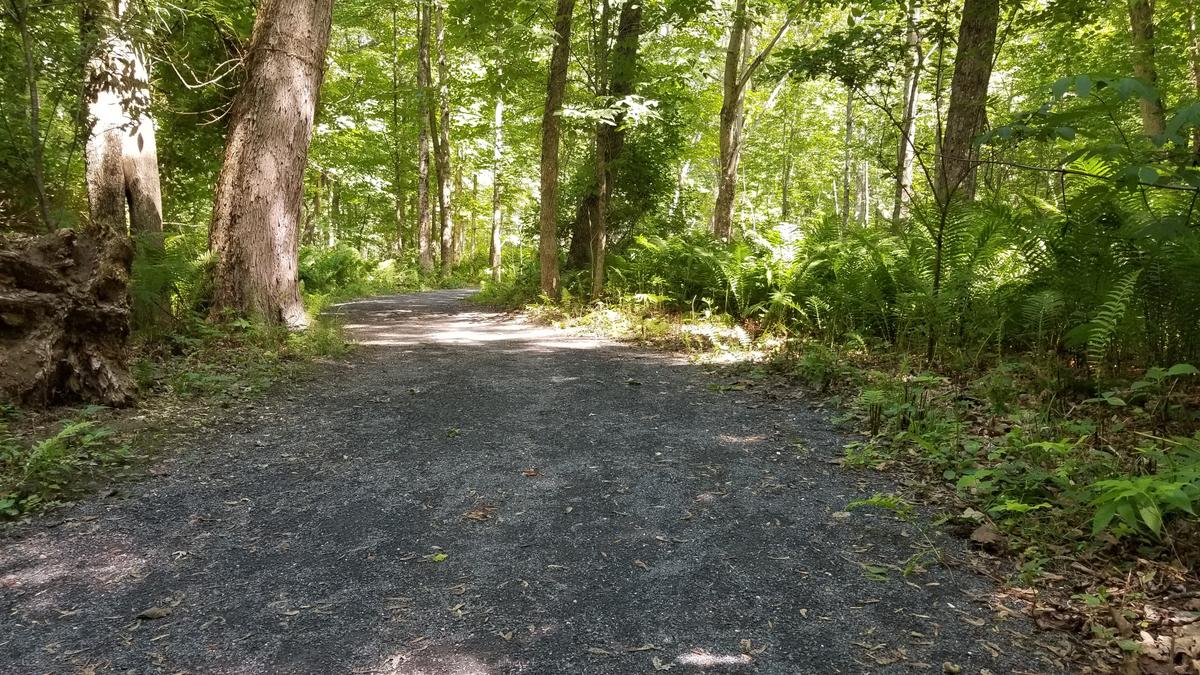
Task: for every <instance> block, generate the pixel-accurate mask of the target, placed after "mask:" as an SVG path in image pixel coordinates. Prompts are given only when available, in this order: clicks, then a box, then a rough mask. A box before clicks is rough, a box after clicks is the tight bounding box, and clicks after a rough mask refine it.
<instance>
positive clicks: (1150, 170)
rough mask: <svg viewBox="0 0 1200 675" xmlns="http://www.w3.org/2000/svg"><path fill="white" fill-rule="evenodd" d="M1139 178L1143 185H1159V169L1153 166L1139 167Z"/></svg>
mask: <svg viewBox="0 0 1200 675" xmlns="http://www.w3.org/2000/svg"><path fill="white" fill-rule="evenodd" d="M1137 176H1138V180H1140V181H1141V182H1143V183H1147V184H1149V185H1157V184H1158V179H1159V175H1158V169H1155V168H1154V167H1152V166H1143V167H1138V170H1137Z"/></svg>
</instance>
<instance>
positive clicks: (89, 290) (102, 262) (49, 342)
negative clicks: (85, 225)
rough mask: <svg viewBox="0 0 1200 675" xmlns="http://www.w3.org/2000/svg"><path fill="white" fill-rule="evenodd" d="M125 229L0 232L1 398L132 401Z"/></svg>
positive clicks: (41, 403) (36, 403)
mask: <svg viewBox="0 0 1200 675" xmlns="http://www.w3.org/2000/svg"><path fill="white" fill-rule="evenodd" d="M132 261H133V247H132V246H131V245H130V240H129V238H128V237H125V236H109V235H108V234H107V233H95V234H93V233H84V234H80V235H77V234H75V233H74V232H72V231H71V230H59V231H58V232H55V233H53V234H49V235H46V236H43V237H40V238H36V239H25V240H8V241H3V240H0V400H9V401H13V402H15V403H18V404H21V405H33V406H46V405H51V404H57V403H71V402H76V401H86V402H90V403H99V404H103V405H114V406H118V405H125V404H128V403H130V402H131V401H132V399H133V394H134V385H133V379H132V378H131V377H130V375H129V371H128V369H127V365H126V364H127V363H128V353H127V344H128V339H129V323H130V322H129V293H128V288H129V266H130V264H131V263H132Z"/></svg>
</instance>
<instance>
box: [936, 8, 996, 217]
mask: <svg viewBox="0 0 1200 675" xmlns="http://www.w3.org/2000/svg"><path fill="white" fill-rule="evenodd" d="M999 21H1000V0H966V4H965V5H964V6H963V11H962V23H961V24H960V26H959V30H958V51H957V52H956V53H955V57H954V78H953V79H952V80H951V82H950V109H949V110H948V111H947V113H946V132H945V135H944V137H943V138H942V146H941V154H940V156H939V158H938V173H937V182H936V184H935V192H936V197H937V200H938V203H939V204H940V205H942V206H943V207H944V206H945V205H946V204H947V203H949V201H950V199H951V198H952V197H953V196H954V195H955V194H960V195H961V196H963V197H965V198H966V199H968V200H970V199H974V198H975V168H976V166H977V164H978V160H977V155H978V152H977V151H976V149H975V145H974V141H975V137H976V136H978V135H979V134H980V133H981V132H982V131H983V128H984V125H985V123H986V122H987V95H988V83H989V81H990V80H991V78H992V61H993V59H994V57H995V52H996V26H997V24H998V23H999Z"/></svg>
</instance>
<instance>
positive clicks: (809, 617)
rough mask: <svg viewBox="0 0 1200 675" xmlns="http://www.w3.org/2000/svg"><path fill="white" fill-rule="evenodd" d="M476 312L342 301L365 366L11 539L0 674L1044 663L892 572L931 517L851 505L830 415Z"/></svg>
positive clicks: (856, 487) (930, 587)
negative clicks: (148, 616) (116, 492)
mask: <svg viewBox="0 0 1200 675" xmlns="http://www.w3.org/2000/svg"><path fill="white" fill-rule="evenodd" d="M465 295H466V292H461V291H454V292H447V291H443V292H435V293H425V294H419V295H409V296H401V297H394V298H383V299H374V300H366V301H360V302H356V303H351V304H349V305H346V306H343V308H342V310H343V311H344V312H345V314H346V320H347V323H348V325H349V326H350V328H351V330H353V331H354V332H355V334H357V335H358V336H359V338H360V339H361V341H362V342H364V344H365V346H364V347H363V348H362V349H361V350H359V351H358V352H357V353H356V355H355V357H354V358H352V359H351V360H349V361H348V362H347V363H344V364H340V365H336V366H330V367H328V368H327V369H326V370H325V371H324V372H323V373H322V375H321V377H320V378H319V379H318V380H316V381H314V382H310V383H307V384H304V385H296V386H294V387H291V388H289V389H285V390H284V391H282V392H280V393H279V395H278V396H277V397H276V398H275V399H273V400H271V401H269V402H264V403H261V404H259V405H258V406H257V407H255V408H253V409H248V410H245V411H241V412H239V413H231V418H230V419H229V420H228V421H226V422H223V423H221V424H219V425H216V426H214V427H213V428H211V429H208V430H206V431H205V433H203V434H201V435H198V436H197V437H196V438H195V440H194V444H193V447H192V448H190V449H188V450H185V451H182V452H180V453H177V454H175V456H174V457H173V458H171V459H168V460H166V461H165V462H164V463H163V464H162V466H161V469H160V473H161V475H158V476H156V477H153V478H150V479H147V480H145V481H144V482H141V483H138V484H134V485H132V486H128V487H127V488H126V491H127V492H128V493H129V494H124V495H122V496H119V497H115V498H108V499H96V500H93V501H88V502H84V503H80V504H78V505H76V506H73V507H71V508H69V509H67V510H66V511H65V512H60V513H59V514H56V516H55V517H56V518H57V519H58V520H59V521H61V523H60V524H57V525H56V524H55V523H53V522H51V523H43V524H41V525H34V526H26V527H22V528H19V529H16V530H14V531H11V532H9V533H8V535H7V538H6V539H5V540H3V541H0V612H3V619H2V621H0V672H4V673H10V672H11V673H34V672H47V671H49V672H77V671H81V672H136V673H157V672H172V673H173V672H195V673H267V672H270V673H349V672H361V673H412V674H416V673H429V674H447V675H448V674H452V673H453V674H467V673H488V674H493V673H495V674H499V673H545V674H555V675H557V674H570V673H654V672H656V669H659V670H665V669H667V668H670V670H671V672H674V673H680V672H683V673H687V672H759V673H839V672H846V673H861V672H897V673H906V672H910V671H912V670H913V669H914V668H916V669H918V670H921V669H925V670H929V671H931V672H939V673H940V672H943V670H945V671H946V672H957V671H955V670H954V668H956V667H961V669H962V670H961V672H963V673H986V672H988V671H991V672H993V673H997V674H1000V673H1010V672H1049V671H1052V670H1053V668H1051V667H1050V666H1049V665H1048V664H1047V662H1044V661H1042V660H1041V657H1040V656H1039V655H1038V653H1037V651H1036V649H1035V648H1033V647H1031V646H1030V644H1031V643H1030V641H1029V640H1028V639H1027V638H1026V637H1025V636H1026V635H1027V634H1028V631H1029V628H1028V627H1027V626H1026V625H1025V624H1024V623H1023V622H1022V621H1021V620H1019V619H1015V618H1010V619H1007V620H1003V621H1001V620H999V619H998V618H997V617H996V616H995V615H994V613H993V612H991V611H989V610H988V609H987V608H986V607H985V606H983V605H982V604H981V603H979V602H978V601H977V600H978V599H979V598H980V597H982V596H984V595H985V594H986V593H988V592H989V591H990V587H989V586H988V585H987V584H986V583H985V582H983V581H982V580H980V579H978V578H976V577H974V576H972V575H970V574H968V573H966V572H964V571H961V570H959V569H957V568H948V567H945V566H942V565H939V564H937V563H935V562H930V561H928V560H926V562H925V565H924V566H925V568H926V569H927V571H925V572H923V573H916V574H913V575H911V576H908V577H905V576H903V575H902V574H901V573H900V571H899V569H901V568H904V567H905V565H906V563H907V562H908V561H910V560H918V559H919V558H913V556H914V555H915V554H920V552H921V551H922V550H923V549H926V548H927V547H928V544H929V540H927V539H926V538H925V537H924V536H923V535H921V534H920V533H919V532H918V530H917V528H915V527H914V526H913V525H910V524H905V523H902V522H899V521H897V520H896V519H895V518H893V517H890V516H888V515H886V514H877V513H872V512H870V511H869V510H856V511H854V512H853V514H852V515H850V516H849V517H847V516H846V514H844V513H842V512H844V511H845V508H846V505H847V503H848V502H849V501H850V500H852V499H855V498H859V497H862V496H865V495H869V494H870V493H871V492H873V491H875V490H877V489H879V485H877V484H876V483H875V481H878V480H879V479H878V478H877V477H872V476H863V475H859V474H856V473H854V472H851V471H846V470H843V469H841V468H839V467H837V466H835V465H833V464H832V463H831V460H832V459H833V458H834V457H836V456H838V455H839V454H840V451H839V449H840V447H841V445H842V443H844V439H841V438H839V436H838V435H837V434H836V433H835V431H834V430H833V429H832V428H831V426H830V425H829V423H828V422H827V421H826V419H825V415H824V414H822V413H820V412H817V411H813V410H810V409H808V408H807V407H806V406H805V404H802V403H789V404H788V405H781V404H776V403H772V402H770V401H766V400H755V398H754V397H751V396H747V395H744V394H741V393H738V392H725V393H722V392H719V391H714V390H712V389H710V388H709V386H708V384H709V380H707V379H705V376H704V373H703V372H702V371H701V369H699V368H698V367H696V366H692V365H688V364H686V363H685V362H683V361H680V360H678V359H676V358H674V357H671V356H669V355H663V354H656V353H650V352H644V351H639V350H634V349H630V348H627V347H622V346H618V345H614V344H611V343H606V342H603V341H597V340H593V339H588V338H583V337H577V336H570V335H568V334H566V333H563V332H558V331H554V330H551V329H548V328H540V327H535V326H531V325H528V324H526V323H524V322H522V321H520V320H516V319H511V318H506V317H503V316H500V315H496V314H491V313H487V312H484V311H481V310H479V309H478V308H475V307H473V306H471V305H469V304H466V303H464V302H463V301H462V298H463V297H464V296H465ZM797 443H799V444H801V445H802V446H803V448H804V449H800V448H798V446H797V445H796V444H797ZM464 514H468V515H469V516H472V517H464ZM55 525H56V526H55ZM51 526H53V527H51ZM934 541H935V542H936V543H937V545H938V546H939V548H942V549H943V550H944V551H945V553H946V555H947V556H949V557H950V558H953V557H954V556H955V555H956V554H955V549H956V547H957V546H958V544H956V543H955V542H953V541H948V540H945V539H942V538H940V537H935V539H934ZM889 566H895V567H889ZM151 607H159V608H168V609H170V614H169V615H168V616H165V617H163V618H159V619H155V620H140V619H136V618H135V617H136V615H138V614H139V612H142V611H143V610H146V609H148V608H151ZM944 664H951V665H945V666H944ZM89 667H94V671H87V670H86V669H87V668H89Z"/></svg>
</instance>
